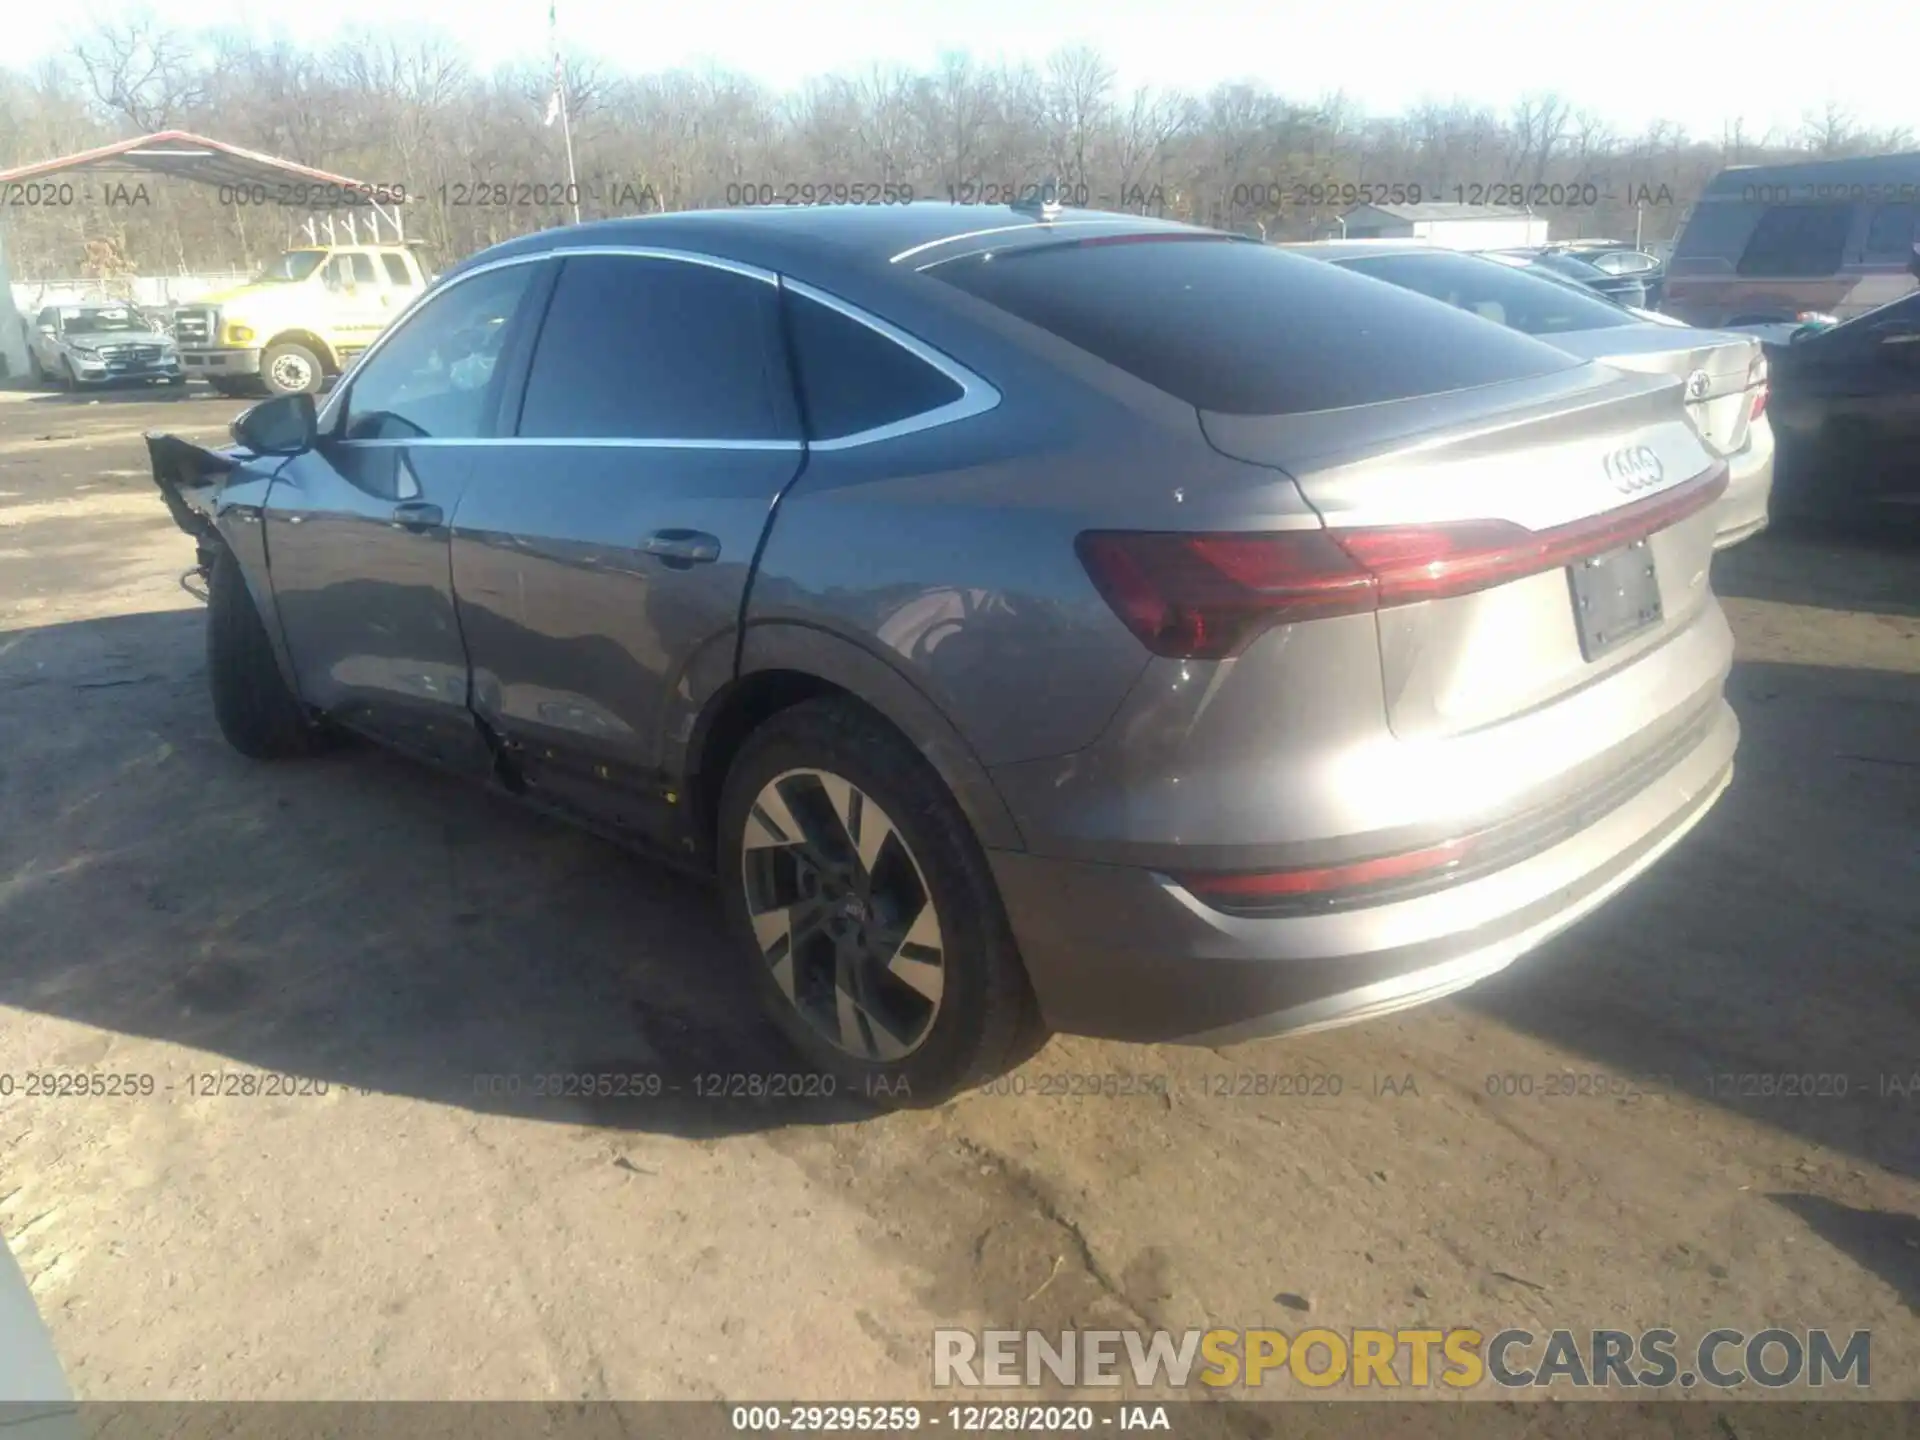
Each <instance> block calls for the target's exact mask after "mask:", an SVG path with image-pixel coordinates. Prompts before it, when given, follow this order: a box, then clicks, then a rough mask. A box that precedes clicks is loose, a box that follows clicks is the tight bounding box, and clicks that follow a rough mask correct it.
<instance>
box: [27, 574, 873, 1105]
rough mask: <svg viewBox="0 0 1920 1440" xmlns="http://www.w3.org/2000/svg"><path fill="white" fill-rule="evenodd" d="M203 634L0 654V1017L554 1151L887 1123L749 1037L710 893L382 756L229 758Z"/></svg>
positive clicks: (121, 627) (160, 621) (98, 631)
mask: <svg viewBox="0 0 1920 1440" xmlns="http://www.w3.org/2000/svg"><path fill="white" fill-rule="evenodd" d="M203 624H204V622H203V618H202V612H201V611H200V610H198V609H197V608H196V609H188V610H181V611H172V612H164V613H157V614H145V615H133V616H123V617H116V618H112V619H104V620H95V621H84V622H77V623H74V624H70V625H60V626H49V627H45V628H41V629H36V630H24V631H15V632H12V633H11V634H0V731H3V732H4V733H7V734H9V735H20V736H22V737H24V743H22V744H20V745H18V746H14V747H11V753H10V754H8V755H6V756H5V757H4V759H0V766H3V767H4V770H3V771H0V796H3V797H4V803H3V804H0V814H3V815H4V816H5V817H6V820H5V823H4V831H0V955H4V956H5V962H6V963H5V964H4V965H0V1003H4V1004H7V1005H12V1006H16V1007H19V1008H21V1009H23V1010H29V1011H37V1012H45V1013H49V1014H55V1015H60V1016H64V1017H67V1018H70V1019H74V1020H80V1021H84V1022H85V1023H87V1024H90V1025H95V1026H99V1027H101V1028H103V1029H107V1030H110V1031H115V1032H119V1033H123V1034H130V1035H147V1036H154V1037H158V1038H162V1039H166V1040H170V1041H174V1042H177V1043H179V1044H181V1045H184V1046H187V1047H189V1048H191V1049H193V1050H196V1051H200V1052H204V1053H203V1056H202V1058H201V1060H200V1061H199V1062H196V1065H195V1069H196V1070H201V1069H204V1070H208V1071H214V1070H221V1069H233V1068H235V1067H249V1068H253V1069H258V1070H260V1071H264V1072H268V1073H271V1074H275V1075H282V1074H284V1075H290V1076H299V1077H306V1078H307V1079H309V1080H316V1079H317V1080H325V1081H327V1082H329V1083H330V1084H332V1085H337V1086H342V1087H353V1088H355V1089H364V1090H370V1091H377V1092H386V1093H393V1094H407V1095H414V1096H418V1097H421V1098H425V1099H430V1100H435V1101H438V1102H441V1103H444V1104H448V1105H455V1106H465V1107H469V1108H472V1109H476V1110H482V1111H489V1112H498V1113H512V1114H520V1115H525V1116H530V1117H537V1118H540V1119H547V1120H554V1121H563V1122H572V1123H585V1124H595V1125H604V1126H612V1127H619V1128H634V1129H642V1130H649V1131H661V1132H667V1133H674V1134H679V1135H696V1136H712V1135H720V1134H727V1133H734V1132H738V1131H746V1130H755V1131H757V1130H766V1129H775V1128H780V1127H784V1126H789V1125H795V1124H820V1123H837V1122H841V1121H846V1120H852V1119H858V1118H863V1117H865V1116H867V1115H870V1114H872V1113H874V1107H873V1105H872V1104H871V1103H869V1101H868V1100H867V1099H866V1098H865V1097H861V1096H853V1095H847V1094H844V1093H840V1094H823V1093H822V1091H823V1090H826V1089H829V1088H830V1082H825V1081H823V1079H822V1078H821V1077H818V1076H815V1075H810V1074H808V1073H806V1070H805V1067H804V1066H803V1065H801V1064H800V1063H799V1062H798V1060H797V1059H796V1057H795V1056H794V1055H793V1054H792V1053H791V1052H790V1051H789V1049H788V1048H787V1047H786V1045H785V1043H784V1041H783V1040H782V1039H781V1037H780V1036H779V1035H778V1033H777V1032H776V1031H774V1030H773V1029H772V1027H771V1026H769V1025H768V1024H766V1022H764V1021H763V1020H761V1019H760V1017H759V1014H758V1010H757V1006H756V1004H755V1001H754V999H753V997H752V995H751V993H750V992H749V991H748V990H747V988H746V986H745V985H744V984H743V983H741V978H740V976H739V974H738V972H737V970H736V968H735V966H734V965H733V964H732V963H730V962H729V960H728V959H727V957H726V954H725V952H724V951H723V950H722V947H721V938H720V926H719V922H718V915H717V906H716V904H715V902H714V899H713V896H712V893H711V891H710V890H709V889H708V888H706V887H704V886H702V885H701V884H699V883H698V882H697V881H693V880H689V879H686V878H683V877H680V876H678V875H676V874H674V873H672V872H670V871H668V870H665V869H663V868H661V867H659V866H656V865H654V864H651V863H648V862H646V861H644V860H641V859H639V858H637V857H634V856H632V855H629V854H627V853H626V852H624V851H622V850H620V849H618V848H617V847H615V846H612V845H610V844H608V843H606V842H604V841H601V840H598V839H595V838H593V837H591V836H588V835H585V834H582V833H580V832H577V831H574V830H573V829H571V828H570V827H568V826H565V825H563V824H561V823H559V822H556V821H552V820H548V819H546V818H544V817H542V816H538V815H535V814H533V813H531V812H530V811H528V810H526V809H525V808H524V807H522V806H520V805H519V804H517V803H516V802H514V801H512V800H510V799H507V798H505V797H503V796H498V795H495V794H493V793H491V792H489V791H487V790H485V789H483V788H482V787H480V786H477V785H473V784H470V783H467V782H464V781H462V780H459V779H457V778H452V777H446V776H442V775H439V774H436V773H434V772H431V771H428V770H425V769H423V768H421V767H418V766H415V765H413V764H411V763H409V762H407V761H404V760H401V759H399V758H397V757H393V756H389V755H386V754H384V753H382V752H380V751H379V750H376V749H374V748H372V747H367V746H358V745H356V746H351V747H348V748H346V749H343V750H341V751H339V752H337V753H333V754H328V755H326V756H323V757H320V758H317V759H315V760H312V761H307V762H299V763H291V764H282V765H261V764H253V763H249V762H247V761H245V760H243V759H241V758H240V757H238V756H237V755H234V754H233V753H232V752H231V751H229V750H228V749H227V748H226V746H225V744H224V742H223V741H222V740H221V738H220V736H219V734H218V731H217V730H216V729H215V728H214V726H213V724H212V718H211V713H210V711H209V709H208V706H207V703H206V699H205V675H204V660H203V657H202V653H201V647H202V638H201V637H202V633H203ZM41 1058H42V1059H43V1060H44V1059H46V1057H41ZM48 1063H49V1064H51V1063H52V1062H51V1061H48ZM187 1074H188V1072H187V1071H185V1070H184V1069H183V1070H182V1072H181V1073H180V1074H179V1075H176V1076H171V1077H166V1076H163V1077H159V1078H160V1083H162V1084H165V1083H169V1082H171V1083H174V1084H175V1085H176V1086H179V1085H183V1084H185V1083H186V1081H187Z"/></svg>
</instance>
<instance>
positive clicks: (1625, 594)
mask: <svg viewBox="0 0 1920 1440" xmlns="http://www.w3.org/2000/svg"><path fill="white" fill-rule="evenodd" d="M1567 584H1568V587H1569V588H1570V589H1571V590H1572V592H1573V623H1574V625H1575V626H1576V627H1577V628H1578V630H1579V632H1580V654H1581V655H1582V656H1583V657H1584V658H1586V659H1588V660H1597V659H1599V658H1600V656H1602V655H1604V654H1606V653H1607V652H1608V651H1609V650H1612V649H1615V648H1616V647H1618V646H1620V645H1623V644H1625V643H1626V642H1627V641H1628V640H1631V639H1632V638H1633V637H1634V636H1635V635H1638V634H1639V633H1640V632H1641V631H1643V630H1646V629H1648V628H1650V627H1652V626H1654V625H1657V624H1659V623H1660V620H1661V617H1662V614H1663V612H1662V610H1661V608H1660V578H1659V576H1658V574H1657V573H1656V572H1655V570H1654V564H1653V551H1652V548H1651V547H1650V546H1649V545H1648V544H1647V542H1646V541H1645V540H1636V541H1634V542H1633V544H1631V545H1627V546H1624V547H1622V548H1621V549H1618V550H1609V551H1607V552H1606V553H1605V554H1601V555H1589V556H1587V557H1586V558H1585V559H1582V560H1577V561H1575V562H1574V563H1573V564H1572V565H1569V566H1568V567H1567Z"/></svg>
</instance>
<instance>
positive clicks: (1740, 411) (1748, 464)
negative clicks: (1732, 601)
mask: <svg viewBox="0 0 1920 1440" xmlns="http://www.w3.org/2000/svg"><path fill="white" fill-rule="evenodd" d="M1289 248H1291V249H1293V250H1295V251H1297V252H1298V253H1300V254H1303V255H1310V256H1312V257H1313V258H1315V259H1320V260H1326V261H1330V262H1331V263H1333V264H1335V265H1339V266H1342V267H1343V268H1345V269H1348V270H1353V271H1357V272H1358V273H1360V274H1362V275H1369V276H1372V277H1373V278H1374V279H1377V280H1385V281H1387V282H1388V283H1389V284H1393V285H1400V286H1403V287H1405V288H1406V289H1409V290H1413V291H1417V292H1418V293H1420V294H1422V295H1426V296H1429V297H1431V298H1432V299H1435V300H1442V301H1445V302H1446V303H1447V304H1449V305H1452V306H1454V307H1455V308H1457V309H1461V310H1466V311H1469V312H1471V313H1472V314H1475V315H1479V316H1481V317H1482V318H1484V319H1487V320H1492V321H1494V322H1496V323H1498V324H1501V325H1505V326H1508V327H1509V328H1511V329H1514V330H1518V331H1520V332H1521V333H1522V334H1525V335H1532V336H1534V337H1536V338H1538V339H1541V340H1544V341H1546V342H1547V343H1548V344H1550V345H1553V346H1555V347H1556V348H1558V349H1561V350H1564V351H1566V352H1567V353H1568V354H1570V355H1577V356H1578V357H1579V358H1581V359H1582V360H1596V361H1600V362H1601V363H1603V364H1607V365H1611V366H1613V367H1615V368H1616V369H1622V370H1634V371H1640V372H1644V373H1648V374H1658V375H1670V376H1672V377H1673V378H1674V379H1676V380H1678V381H1680V382H1682V384H1683V386H1684V390H1683V398H1684V403H1685V406H1686V411H1687V414H1688V417H1689V418H1690V419H1691V421H1692V422H1693V426H1694V429H1695V430H1696V431H1697V432H1698V433H1699V435H1700V437H1701V438H1702V440H1704V441H1705V442H1706V443H1707V445H1708V446H1709V447H1710V448H1711V449H1712V451H1713V452H1714V453H1715V454H1716V455H1719V456H1721V457H1723V458H1725V459H1726V461H1727V463H1728V467H1729V470H1728V486H1727V492H1726V494H1725V495H1724V496H1723V497H1722V498H1721V500H1720V503H1719V506H1718V510H1717V514H1718V521H1719V523H1718V527H1717V531H1716V534H1715V539H1714V544H1715V546H1716V548H1725V547H1726V546H1729V545H1733V544H1736V543H1738V542H1739V541H1741V540H1744V539H1746V538H1747V537H1748V536H1750V535H1753V534H1755V533H1756V532H1758V531H1759V530H1761V529H1762V528H1764V527H1765V525H1766V523H1767V497H1768V493H1769V491H1770V490H1771V489H1772V485H1773V464H1774V442H1773V432H1772V429H1771V427H1770V426H1769V425H1768V423H1767V418H1766V414H1765V410H1766V404H1767V382H1768V376H1767V361H1766V356H1765V353H1764V351H1763V349H1762V347H1761V343H1760V341H1759V340H1757V339H1755V338H1754V337H1752V336H1748V335H1736V334H1731V333H1727V332H1724V331H1711V330H1696V329H1693V328H1691V327H1689V326H1686V325H1679V324H1674V323H1670V322H1666V323H1663V322H1662V321H1661V319H1660V318H1659V317H1658V316H1655V315H1651V314H1646V313H1645V312H1642V313H1640V314H1636V313H1634V312H1633V311H1630V310H1628V309H1626V308H1623V305H1622V304H1621V303H1616V302H1613V301H1611V300H1610V299H1608V298H1603V296H1604V295H1605V293H1606V292H1604V291H1600V290H1596V289H1591V288H1588V287H1586V286H1584V285H1582V284H1581V283H1580V282H1579V281H1578V280H1577V279H1573V278H1572V276H1571V272H1569V271H1566V270H1564V269H1562V268H1560V267H1559V266H1556V265H1545V264H1534V263H1526V262H1522V261H1520V260H1519V259H1518V258H1517V257H1516V256H1515V255H1514V254H1513V253H1511V252H1505V253H1499V254H1493V255H1476V254H1468V253H1463V252H1461V251H1457V250H1443V249H1438V248H1435V247H1432V246H1428V245H1424V244H1422V243H1420V242H1418V241H1406V242H1391V241H1368V242H1357V243H1345V244H1343V243H1342V242H1340V241H1337V240H1336V241H1321V242H1318V243H1315V244H1309V245H1298V246H1292V247H1289ZM1635 288H1636V289H1637V288H1638V287H1637V286H1636V287H1635Z"/></svg>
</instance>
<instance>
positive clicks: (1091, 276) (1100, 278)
mask: <svg viewBox="0 0 1920 1440" xmlns="http://www.w3.org/2000/svg"><path fill="white" fill-rule="evenodd" d="M927 273H928V274H930V275H934V276H937V277H938V278H940V279H942V280H945V281H947V282H948V283H949V284H951V285H954V286H957V287H958V288H960V289H962V290H965V291H966V292H967V293H968V294H970V295H975V296H977V297H979V298H980V299H982V300H985V301H988V302H989V303H991V304H993V305H996V306H998V307H999V308H1000V309H1002V310H1005V311H1007V312H1008V313H1010V314H1012V315H1015V316H1017V317H1019V318H1020V319H1022V320H1025V321H1027V322H1028V323H1029V324H1032V325H1037V326H1039V327H1040V328H1041V329H1043V330H1046V331H1049V332H1051V333H1052V334H1054V335H1057V336H1059V337H1060V338H1061V339H1063V340H1066V341H1068V342H1069V343H1071V344H1073V345H1077V346H1078V347H1080V348H1081V349H1082V350H1085V351H1088V352H1089V353H1091V354H1093V355H1095V356H1097V357H1098V358H1100V359H1101V360H1104V361H1106V362H1107V363H1108V364H1110V365H1113V366H1116V367H1118V368H1119V369H1121V370H1124V371H1126V372H1127V373H1128V374H1130V375H1133V376H1135V377H1136V378H1138V379H1141V380H1144V381H1146V382H1147V383H1148V384H1149V385H1153V386H1156V387H1158V388H1159V389H1161V390H1164V391H1166V392H1167V393H1168V394H1170V395H1173V396H1175V397H1177V398H1179V399H1181V400H1184V401H1186V402H1187V403H1188V404H1190V405H1194V406H1197V407H1198V408H1200V409H1202V410H1213V411H1217V412H1220V413H1222V414H1228V415H1292V414H1300V413H1304V412H1306V411H1312V410H1338V409H1343V408H1345V407H1347V406H1350V405H1373V404H1379V403H1381V402H1383V401H1388V400H1405V399H1409V398H1411V397H1413V396H1418V395H1437V394H1440V393H1442V392H1444V391H1449V390H1464V389H1467V388H1469V387H1471V386H1475V385H1491V384H1496V383H1498V382H1501V381H1506V380H1522V379H1527V378H1530V377H1532V376H1536V375H1546V374H1551V373H1552V372H1554V371H1556V370H1564V369H1567V368H1568V367H1569V366H1572V365H1575V364H1577V363H1579V362H1577V361H1575V360H1572V359H1571V358H1570V357H1568V356H1567V355H1566V354H1564V353H1562V352H1561V351H1558V350H1554V349H1550V348H1549V347H1547V346H1546V345H1544V344H1542V343H1541V342H1539V341H1537V340H1532V339H1529V338H1528V337H1526V336H1525V335H1521V334H1519V333H1517V332H1516V331H1512V330H1506V329H1503V328H1501V327H1500V326H1498V325H1488V324H1486V323H1485V322H1484V321H1481V320H1479V319H1476V318H1475V317H1474V316H1472V315H1468V314H1464V313H1462V312H1461V311H1459V310H1456V309H1453V308H1452V307H1450V306H1447V305H1442V304H1435V303H1433V302H1432V301H1430V300H1428V299H1426V298H1425V297H1423V296H1420V295H1414V294H1410V293H1408V292H1407V291H1404V290H1401V289H1398V288H1396V287H1395V286H1392V285H1383V284H1380V283H1378V282H1376V281H1373V280H1369V279H1366V278H1365V277H1363V276H1360V275H1356V274H1352V273H1350V272H1348V271H1345V270H1342V269H1340V268H1339V267H1337V266H1334V265H1329V264H1327V263H1326V262H1324V261H1321V260H1309V259H1305V258H1303V257H1301V256H1298V255H1287V254H1284V253H1282V252H1281V251H1279V250H1276V249H1274V248H1272V247H1271V246H1268V245H1262V244H1259V243H1257V242H1252V241H1235V240H1212V239H1207V240H1188V239H1178V240H1166V239H1161V238H1159V237H1155V239H1154V240H1152V241H1147V242H1140V243H1125V244H1112V243H1107V244H1101V243H1098V242H1095V243H1093V244H1087V243H1084V242H1083V243H1080V244H1065V245H1047V246H1042V247H1039V248H1036V249H1032V250H1015V251H1011V252H1003V253H1000V254H997V255H991V256H967V257H965V258H963V259H959V260H953V261H949V262H947V263H946V264H943V265H937V266H934V267H932V268H931V269H929V270H928V271H927Z"/></svg>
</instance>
